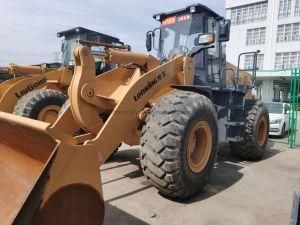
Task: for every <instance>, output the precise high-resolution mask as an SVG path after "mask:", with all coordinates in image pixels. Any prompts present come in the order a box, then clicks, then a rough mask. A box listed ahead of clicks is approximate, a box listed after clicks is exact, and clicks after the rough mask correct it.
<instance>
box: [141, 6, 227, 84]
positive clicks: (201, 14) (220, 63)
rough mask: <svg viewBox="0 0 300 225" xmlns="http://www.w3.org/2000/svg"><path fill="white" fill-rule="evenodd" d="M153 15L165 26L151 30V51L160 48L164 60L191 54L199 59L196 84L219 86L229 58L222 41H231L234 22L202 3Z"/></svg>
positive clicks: (196, 59)
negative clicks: (226, 58) (231, 29)
mask: <svg viewBox="0 0 300 225" xmlns="http://www.w3.org/2000/svg"><path fill="white" fill-rule="evenodd" d="M153 17H154V19H156V20H157V21H159V22H160V23H161V26H160V27H159V28H156V29H154V30H153V31H149V32H148V33H147V39H146V47H147V50H148V51H151V50H152V48H153V49H154V50H157V56H158V58H159V59H160V60H161V61H162V62H163V61H166V60H169V59H172V57H174V56H175V55H177V54H190V55H191V56H193V57H194V58H195V76H194V84H195V85H207V83H209V85H210V86H219V85H220V82H221V72H222V68H223V67H224V66H225V61H226V60H225V52H224V48H222V43H223V42H226V41H228V40H229V33H230V21H229V20H225V19H224V18H222V17H221V16H219V15H218V14H217V13H216V12H214V11H212V10H211V9H209V8H207V7H206V6H203V5H201V4H196V5H192V6H188V7H186V8H184V9H181V10H177V11H173V12H169V13H160V14H156V15H154V16H153Z"/></svg>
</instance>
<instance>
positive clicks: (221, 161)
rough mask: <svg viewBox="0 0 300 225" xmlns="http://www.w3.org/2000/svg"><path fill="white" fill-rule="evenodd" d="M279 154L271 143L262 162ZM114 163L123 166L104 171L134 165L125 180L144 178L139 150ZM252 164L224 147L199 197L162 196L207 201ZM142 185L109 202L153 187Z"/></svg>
mask: <svg viewBox="0 0 300 225" xmlns="http://www.w3.org/2000/svg"><path fill="white" fill-rule="evenodd" d="M279 152H280V150H277V149H275V148H274V143H269V144H268V148H267V151H266V152H265V154H264V157H263V159H261V160H267V159H269V158H271V157H273V156H275V155H276V154H278V153H279ZM261 160H260V161H261ZM112 162H120V163H122V164H121V165H118V166H112V167H110V168H106V169H104V170H108V169H114V168H118V167H123V166H127V165H129V164H134V165H136V166H137V169H136V170H135V171H133V172H130V173H127V174H123V178H126V177H127V178H128V177H129V178H131V179H134V178H138V177H141V176H143V172H142V169H141V167H140V162H139V150H138V149H129V150H122V151H119V152H117V153H116V154H115V155H113V156H112V157H111V159H110V160H109V161H108V162H107V163H108V164H109V163H112ZM127 162H128V163H127ZM252 163H256V162H255V161H254V162H250V161H244V160H241V159H239V158H237V157H235V156H234V155H232V154H231V152H230V148H229V146H228V145H222V146H221V147H220V149H219V153H218V157H217V162H216V164H215V168H214V170H213V172H212V176H211V177H210V180H209V182H208V184H207V185H206V187H205V188H204V190H203V191H202V192H200V193H199V195H197V196H195V197H193V198H191V199H189V200H178V199H176V198H172V197H169V196H165V195H163V194H161V193H160V194H161V195H162V197H164V198H167V199H169V200H171V201H176V202H178V203H182V204H190V203H193V202H198V201H202V200H205V199H207V198H209V197H212V196H214V195H216V194H218V193H220V192H222V191H224V190H226V189H227V188H229V187H231V186H232V185H234V184H235V183H236V182H238V181H239V180H240V179H241V178H242V177H243V173H241V172H240V170H241V169H243V168H244V167H245V166H246V165H249V164H252ZM123 178H118V179H116V180H112V181H108V182H109V183H111V182H114V181H117V180H119V179H123ZM108 182H107V183H108ZM141 184H142V185H143V187H142V188H140V189H138V190H135V191H133V192H132V193H131V192H130V193H127V194H125V195H121V196H117V197H115V198H114V199H109V200H108V201H107V202H111V201H114V200H117V199H121V198H124V197H127V196H128V195H133V194H135V193H137V192H140V191H143V190H145V189H148V188H151V187H152V186H151V184H150V182H149V181H147V180H146V179H145V181H142V182H141Z"/></svg>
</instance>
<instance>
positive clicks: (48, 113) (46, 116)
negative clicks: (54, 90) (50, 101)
mask: <svg viewBox="0 0 300 225" xmlns="http://www.w3.org/2000/svg"><path fill="white" fill-rule="evenodd" d="M60 108H61V107H59V106H57V105H49V106H47V107H45V108H43V109H42V110H41V112H40V113H39V115H38V120H40V121H44V122H47V123H54V122H55V121H56V119H57V117H58V113H59V111H60Z"/></svg>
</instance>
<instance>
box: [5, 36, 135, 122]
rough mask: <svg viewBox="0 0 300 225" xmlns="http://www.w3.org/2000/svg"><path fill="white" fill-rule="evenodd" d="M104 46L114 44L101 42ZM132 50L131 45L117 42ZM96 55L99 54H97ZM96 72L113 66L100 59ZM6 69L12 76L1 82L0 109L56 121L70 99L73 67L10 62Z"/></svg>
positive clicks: (32, 117) (33, 117)
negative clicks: (68, 95)
mask: <svg viewBox="0 0 300 225" xmlns="http://www.w3.org/2000/svg"><path fill="white" fill-rule="evenodd" d="M79 44H85V45H87V44H88V45H89V46H93V45H96V44H97V43H94V42H91V41H85V40H79ZM100 44H102V45H103V46H105V47H108V46H112V45H111V44H108V43H100ZM114 48H119V49H125V50H129V48H130V47H129V46H124V45H120V46H114ZM95 57H96V56H95ZM96 64H97V68H96V73H97V75H100V74H101V73H103V72H105V71H108V70H110V69H111V67H110V66H106V65H105V64H103V63H102V62H101V61H97V63H96ZM3 69H5V70H6V71H7V74H8V75H10V77H7V80H6V81H4V82H2V83H0V111H2V112H8V113H13V114H16V115H19V116H23V117H27V118H31V119H36V120H41V121H44V122H49V123H54V122H55V120H56V119H57V117H58V113H59V112H60V109H61V107H62V105H63V104H64V103H65V101H66V99H67V89H68V87H69V85H70V83H71V80H72V77H73V72H74V68H73V66H68V67H60V68H59V67H57V68H51V67H47V66H46V65H41V66H21V65H16V64H9V65H8V67H6V68H2V70H3Z"/></svg>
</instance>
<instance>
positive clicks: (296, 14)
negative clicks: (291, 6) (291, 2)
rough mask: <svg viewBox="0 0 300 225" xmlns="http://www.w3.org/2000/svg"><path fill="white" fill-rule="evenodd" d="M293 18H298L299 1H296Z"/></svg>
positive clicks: (299, 10) (299, 14)
mask: <svg viewBox="0 0 300 225" xmlns="http://www.w3.org/2000/svg"><path fill="white" fill-rule="evenodd" d="M295 16H300V0H296V5H295Z"/></svg>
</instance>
